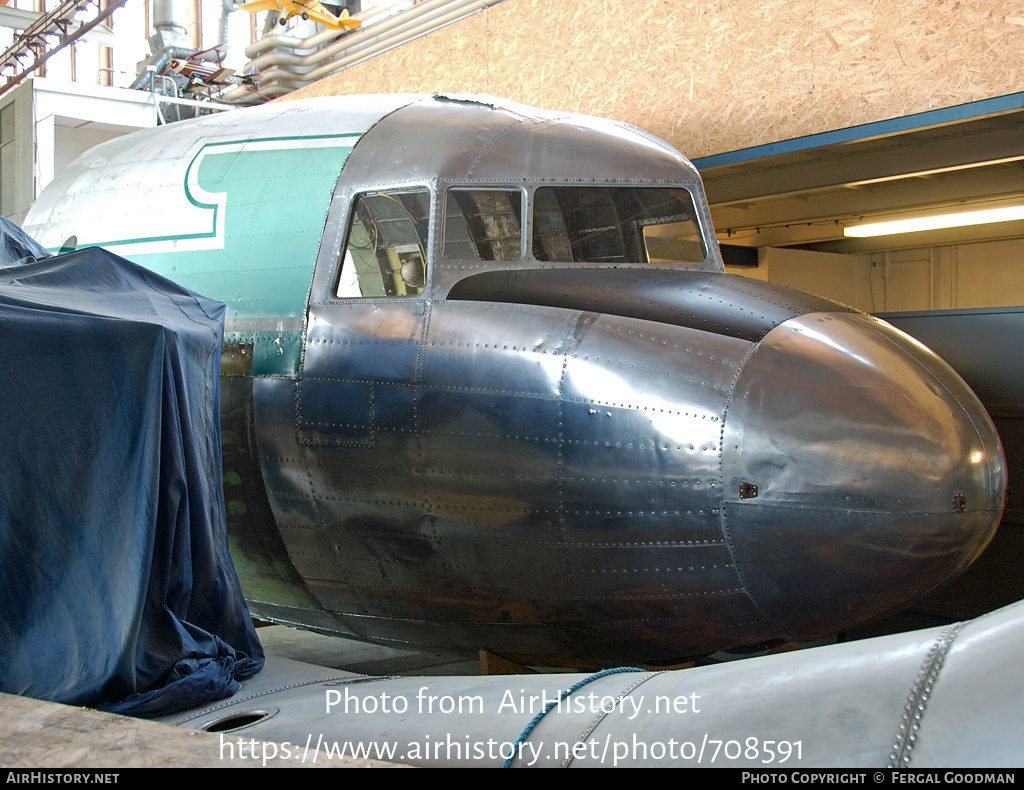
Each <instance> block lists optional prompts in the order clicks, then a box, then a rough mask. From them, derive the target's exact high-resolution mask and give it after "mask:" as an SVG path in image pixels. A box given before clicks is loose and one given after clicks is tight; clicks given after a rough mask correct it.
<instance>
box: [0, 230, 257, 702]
mask: <svg viewBox="0 0 1024 790" xmlns="http://www.w3.org/2000/svg"><path fill="white" fill-rule="evenodd" d="M12 229H13V230H12ZM45 255H46V252H45V251H44V250H42V248H39V246H38V245H37V244H36V243H35V242H34V241H32V240H31V239H29V238H28V237H26V236H24V234H22V233H21V231H20V230H19V229H17V228H16V227H14V226H11V225H10V224H9V223H0V340H2V342H0V458H2V463H0V691H4V692H7V693H12V694H22V695H26V696H32V697H37V698H40V699H47V700H52V701H56V702H65V703H71V704H78V705H98V706H100V707H102V708H104V709H107V710H114V711H116V712H119V713H129V714H133V715H143V716H157V715H166V714H168V713H173V712H175V711H177V710H184V709H187V708H190V707H195V706H196V705H200V704H203V703H206V702H209V701H211V700H215V699H220V698H222V697H226V696H229V695H230V694H232V693H234V691H235V690H236V689H237V682H236V680H237V679H241V678H244V677H247V676H249V675H251V674H254V673H256V672H258V671H259V670H260V668H261V667H262V663H263V650H262V648H261V647H260V644H259V641H258V639H257V637H256V632H255V629H254V628H253V626H252V621H251V620H250V618H249V612H248V609H247V607H246V605H245V601H244V600H243V598H242V593H241V590H240V588H239V584H238V579H237V577H236V575H235V570H234V567H233V566H232V564H231V559H230V557H229V555H228V547H227V527H226V519H225V512H224V499H223V493H222V489H221V475H222V471H221V447H220V421H219V387H220V371H219V367H220V343H221V337H222V334H223V316H224V306H223V305H222V304H220V303H219V302H214V301H212V300H209V299H206V298H204V297H202V296H199V295H197V294H194V293H192V292H190V291H188V290H186V289H184V288H181V287H180V286H177V285H175V284H174V283H172V282H171V281H169V280H167V279H164V278H163V277H160V276H159V275H156V274H153V273H152V272H149V271H147V270H145V269H142V268H140V267H138V266H136V265H135V264H133V263H130V262H129V261H126V260H124V259H123V258H120V257H118V256H116V255H113V254H111V253H109V252H107V251H105V250H101V249H85V250H79V251H76V252H71V253H66V254H63V255H58V256H50V257H42V256H45ZM33 258H40V259H39V260H32V259H33Z"/></svg>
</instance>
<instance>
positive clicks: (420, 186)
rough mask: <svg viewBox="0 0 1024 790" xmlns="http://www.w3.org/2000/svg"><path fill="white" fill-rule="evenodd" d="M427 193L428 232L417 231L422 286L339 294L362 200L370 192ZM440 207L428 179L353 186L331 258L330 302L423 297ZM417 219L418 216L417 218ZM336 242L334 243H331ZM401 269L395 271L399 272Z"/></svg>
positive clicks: (371, 193) (428, 288)
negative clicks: (407, 290)
mask: <svg viewBox="0 0 1024 790" xmlns="http://www.w3.org/2000/svg"><path fill="white" fill-rule="evenodd" d="M421 193H422V194H424V195H425V196H426V198H427V205H426V211H425V214H424V215H423V217H422V221H424V222H425V223H426V225H425V233H426V236H425V238H424V236H423V235H422V234H420V233H419V230H418V229H417V235H419V237H420V238H419V242H420V243H419V255H418V256H417V257H419V258H420V260H421V263H422V285H421V286H419V290H418V291H417V292H415V293H406V294H399V293H396V294H388V293H384V294H368V295H362V294H360V295H351V296H344V295H340V294H339V291H340V289H341V288H342V278H343V277H345V276H346V274H347V270H346V267H345V259H346V252H347V250H348V246H349V240H350V238H351V235H352V232H353V227H354V226H355V225H356V223H357V219H358V218H357V216H356V209H357V207H358V206H359V205H360V200H361V199H363V198H366V197H368V196H377V195H384V196H394V195H409V194H421ZM436 211H437V193H436V190H435V189H434V188H432V186H431V185H430V184H428V183H423V182H413V183H401V184H386V185H361V186H360V187H359V188H357V189H353V190H352V191H351V192H350V193H348V195H347V196H346V198H345V224H344V229H343V231H342V232H341V233H340V234H339V237H338V239H339V240H338V242H337V245H336V246H335V247H334V249H335V252H334V255H333V257H334V260H333V262H332V267H331V269H332V271H331V274H330V277H329V280H328V284H329V288H328V293H327V294H325V296H326V299H327V301H328V302H331V303H340V302H353V301H360V302H375V301H389V302H391V301H396V300H416V299H422V298H424V297H425V296H426V294H427V293H428V292H429V290H430V280H431V268H432V267H431V261H432V259H433V254H432V253H433V245H434V243H435V242H434V237H435V236H436V228H435V219H434V215H435V213H436ZM414 222H415V220H414ZM332 246H333V245H332ZM398 271H399V270H398V269H395V270H394V272H395V273H396V276H397V273H398ZM385 287H386V286H385Z"/></svg>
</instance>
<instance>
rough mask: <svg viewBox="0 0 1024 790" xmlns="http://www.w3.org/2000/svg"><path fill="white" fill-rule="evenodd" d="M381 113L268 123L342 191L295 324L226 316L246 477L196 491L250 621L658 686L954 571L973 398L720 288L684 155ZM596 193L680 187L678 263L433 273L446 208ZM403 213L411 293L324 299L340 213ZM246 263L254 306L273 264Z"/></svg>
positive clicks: (986, 428) (973, 471)
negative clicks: (293, 131)
mask: <svg viewBox="0 0 1024 790" xmlns="http://www.w3.org/2000/svg"><path fill="white" fill-rule="evenodd" d="M391 101H392V105H391V106H389V105H388V101H387V100H385V99H381V98H379V97H378V98H376V99H374V100H373V101H372V102H370V104H372V106H373V107H374V110H373V112H372V113H371V112H369V111H368V110H364V111H363V115H361V116H360V115H358V113H357V116H358V121H351V122H349V123H350V125H349V126H344V124H343V123H342V120H341V119H344V118H346V117H351V116H350V115H349V116H347V115H346V113H349V114H350V113H351V111H352V108H354V107H355V108H358V107H359V103H358V97H348V98H347V99H346V100H343V101H340V102H333V103H332V102H311V103H294V104H295V105H296V110H295V111H296V115H295V118H296V120H295V121H294V122H293V123H300V122H301V124H302V127H303V134H304V135H306V136H307V137H309V138H313V137H316V138H317V139H323V138H328V137H331V136H332V135H333V136H334V137H339V136H343V135H345V134H351V135H352V139H353V140H354V142H349V143H346V145H348V146H349V147H348V148H345V149H344V151H343V152H342V154H340V155H337V156H335V154H333V153H332V154H329V155H327V154H325V155H324V160H323V161H324V163H325V164H328V163H333V164H332V166H336V167H337V168H339V172H340V177H339V178H338V179H337V183H336V185H335V186H334V187H333V192H332V193H330V195H329V200H328V199H325V201H324V204H323V205H324V208H322V209H321V208H319V205H320V204H317V206H318V208H317V209H316V211H323V212H324V213H325V215H326V220H325V221H323V220H321V223H322V224H321V225H320V227H321V229H322V240H321V241H320V243H319V251H318V253H317V255H316V258H315V269H313V268H312V264H313V260H312V259H310V260H309V261H308V263H307V264H306V265H307V266H309V267H310V268H309V269H308V271H309V273H310V276H311V281H309V280H307V282H309V285H308V306H307V307H306V308H305V309H301V310H295V309H294V308H293V307H289V312H288V313H287V314H286V315H282V316H279V317H275V315H274V314H272V312H267V313H266V314H264V313H263V312H260V311H261V310H264V308H262V307H261V305H263V304H264V303H265V301H260V300H261V299H262V300H266V301H272V300H273V299H274V298H276V294H274V293H268V294H266V295H265V296H262V295H261V296H258V297H251V298H250V297H247V296H245V292H244V287H242V286H239V288H240V291H241V292H242V296H243V298H241V299H237V300H236V304H238V305H246V304H248V305H253V307H252V308H251V310H250V311H249V312H244V311H243V309H242V308H237V309H236V310H235V313H233V314H231V318H230V320H229V322H228V327H227V329H228V340H229V344H228V345H227V346H226V355H228V356H229V357H231V358H232V359H235V361H236V362H237V364H236V365H235V367H233V368H232V369H231V370H230V371H229V372H228V374H227V375H226V376H225V378H224V392H225V395H224V399H223V400H224V407H223V409H224V413H225V415H228V414H231V415H232V418H231V420H230V421H228V420H227V417H225V420H226V423H225V425H226V426H227V427H228V430H227V431H226V433H227V434H229V436H228V439H227V440H226V446H225V457H226V459H227V460H226V467H225V468H226V469H228V468H229V467H230V466H231V465H235V466H237V467H238V469H243V470H245V471H244V473H239V474H238V475H237V477H239V478H241V480H242V482H241V483H239V484H234V485H233V484H232V482H231V481H230V480H228V478H226V481H227V482H226V488H225V491H226V497H227V499H228V506H229V523H230V525H231V528H232V534H233V540H234V544H233V546H232V550H233V556H234V557H235V561H236V564H237V565H238V566H239V573H240V577H241V578H242V581H243V586H244V587H245V588H246V590H247V595H248V598H249V601H250V605H251V607H252V609H253V611H254V613H255V614H257V615H259V616H263V617H268V618H270V619H276V620H280V621H285V622H294V623H298V624H303V625H306V626H309V627H314V628H317V629H320V630H327V631H337V632H341V633H348V634H352V635H355V636H358V637H361V638H364V639H369V640H375V641H384V642H388V643H392V644H398V645H414V646H420V647H428V648H431V647H433V648H438V649H451V648H459V649H466V650H476V649H488V650H492V651H495V652H498V653H502V654H508V655H513V656H519V657H524V658H530V659H533V660H537V659H540V660H543V661H551V662H569V663H575V664H580V665H606V664H610V663H623V662H628V663H638V662H664V661H671V660H674V659H677V658H681V657H685V656H688V655H693V654H700V653H706V652H709V651H713V650H715V649H721V648H728V647H733V646H737V645H743V644H750V643H756V642H760V641H763V640H768V639H775V638H811V637H816V636H820V635H823V634H826V633H831V632H834V631H836V630H840V629H842V628H844V627H846V626H848V625H850V624H853V623H855V622H858V621H861V620H863V619H866V618H868V617H870V616H872V615H874V614H877V613H879V612H881V611H885V610H887V609H890V608H893V607H894V606H898V605H901V604H903V603H906V602H908V601H909V600H912V599H913V598H915V597H917V596H918V595H921V594H923V593H924V592H925V591H927V590H928V589H930V588H931V587H933V586H934V585H936V584H938V583H940V582H942V581H943V580H944V579H946V578H948V577H949V576H950V575H952V574H954V573H956V572H958V571H959V570H961V569H962V568H963V567H965V566H966V564H967V563H968V562H970V561H971V560H972V559H973V558H974V557H975V556H977V554H978V553H979V552H980V551H981V549H982V548H983V546H984V545H985V543H986V542H987V541H988V539H989V538H990V537H991V534H992V531H993V530H994V528H995V525H996V524H997V523H998V518H999V513H1000V511H1001V507H1002V491H1003V487H1004V472H1003V468H1002V459H1001V454H1000V450H999V447H998V439H997V438H996V436H995V432H994V430H993V429H992V427H991V423H990V421H988V418H987V416H986V415H984V412H983V410H981V409H980V406H978V405H977V402H976V399H974V398H973V395H971V394H970V393H969V391H968V390H966V388H965V387H964V386H963V385H962V382H960V381H959V379H958V378H957V377H956V375H955V374H954V373H953V372H952V371H951V370H950V369H949V368H948V367H947V366H945V365H944V364H943V363H942V362H941V361H939V360H938V359H937V358H935V357H934V355H931V354H930V353H929V352H927V351H925V350H922V349H921V348H919V347H918V346H917V345H916V344H913V343H912V342H911V341H909V340H908V339H906V338H905V336H902V335H901V334H900V333H898V332H896V331H895V330H892V329H891V327H888V326H887V325H885V324H884V323H882V322H875V321H873V320H872V319H868V318H866V317H864V316H861V315H860V314H858V313H856V312H854V311H852V310H850V309H849V308H845V307H843V306H841V305H838V304H835V303H833V302H829V301H828V300H824V299H820V298H817V297H813V296H809V295H806V294H801V293H799V292H796V291H792V290H789V289H785V288H781V287H778V286H773V285H770V284H767V283H763V282H758V281H754V280H749V279H744V278H739V277H733V276H730V275H726V274H724V272H723V267H722V264H721V260H720V257H719V254H718V251H717V246H716V245H715V244H714V242H713V239H712V238H711V235H710V228H711V227H712V226H711V222H710V217H709V215H708V210H707V206H706V203H705V201H704V198H703V192H702V188H701V185H700V180H699V177H698V176H697V173H696V171H695V170H694V169H693V167H692V165H690V164H689V162H687V161H686V160H685V159H684V158H683V157H682V156H681V155H679V154H678V153H677V152H675V151H674V150H672V149H671V148H670V147H668V146H667V145H665V144H664V143H662V142H661V141H658V140H656V139H654V138H652V137H651V136H649V135H647V134H646V133H643V132H640V131H638V130H633V129H629V128H627V127H624V126H622V125H620V124H615V123H613V122H610V121H603V120H600V119H588V118H581V117H579V116H572V115H565V114H559V113H551V112H546V111H538V110H534V109H532V108H525V107H522V106H518V105H513V104H510V103H507V102H500V101H498V100H489V99H488V100H480V99H472V100H464V99H451V98H446V97H433V98H428V99H414V98H412V97H404V98H401V99H392V100H391ZM288 104H293V103H288ZM272 112H274V113H279V114H278V115H274V116H273V118H269V117H268V116H269V115H270V114H271V113H272ZM247 117H249V116H247V115H245V114H244V113H239V114H238V116H237V118H236V119H235V120H233V121H231V122H230V123H231V124H232V131H231V135H235V136H237V135H238V134H240V133H241V130H244V129H245V123H246V121H245V118H247ZM254 117H257V118H262V119H264V120H263V121H262V123H261V124H260V125H259V137H260V140H261V141H264V140H266V139H267V138H271V137H274V136H275V135H280V134H282V133H281V132H280V131H278V129H287V128H289V118H288V116H287V114H286V113H284V112H283V111H281V110H280V109H276V110H273V111H271V110H264V111H263V115H256V116H254ZM220 123H221V124H224V125H228V124H229V122H228V121H222V122H220ZM203 128H207V129H209V130H211V131H214V130H215V129H216V124H214V123H213V122H212V121H211V122H210V123H209V124H207V125H205V127H204V125H203V124H197V125H195V126H194V127H185V128H184V129H182V130H180V131H178V132H176V133H174V134H176V135H177V136H180V137H182V138H184V137H187V136H188V135H189V134H191V135H193V136H200V135H201V132H202V129H203ZM255 128H256V125H255V124H254V125H253V129H254V130H255ZM188 129H194V130H195V131H192V132H189V131H187V130H188ZM246 133H247V134H250V135H255V134H257V133H256V131H252V132H246ZM166 134H167V135H171V134H172V133H170V132H168V133H166ZM159 137H160V135H154V139H156V138H159ZM214 139H216V140H218V142H217V143H207V144H206V145H207V146H208V147H207V148H206V149H203V150H204V151H206V154H205V155H206V156H207V159H201V158H200V154H189V155H191V156H194V157H195V158H194V160H193V161H194V162H195V163H196V164H195V165H194V167H193V170H192V171H190V172H191V173H192V175H191V176H190V178H191V179H192V181H189V182H188V183H190V184H191V183H193V182H195V183H196V184H197V185H198V186H197V189H196V190H195V191H196V194H199V189H198V187H202V189H204V190H205V191H206V192H213V191H214V184H215V183H216V179H217V178H218V173H219V172H220V170H218V169H217V168H221V169H222V170H224V171H225V172H228V173H230V172H231V171H230V169H229V168H230V167H232V166H233V165H232V163H233V162H234V161H235V160H233V159H232V160H229V159H228V158H227V157H228V156H233V157H237V156H241V155H242V153H241V152H243V151H244V150H245V149H244V148H243V147H238V151H239V153H235V152H236V147H235V143H234V142H233V140H234V137H231V136H230V135H225V136H224V137H217V138H214ZM228 141H231V142H230V144H229V142H228ZM260 144H261V145H269V143H266V142H261V143H260ZM322 144H323V145H328V143H322ZM329 144H330V145H331V146H335V147H334V148H330V149H329V150H330V151H335V150H340V149H338V148H337V146H338V145H340V143H336V142H335V141H333V138H332V140H331V141H329ZM211 145H220V146H222V147H221V148H210V147H209V146H211ZM182 150H189V151H191V150H192V149H188V148H187V146H186V147H185V148H183V149H182ZM180 155H181V154H179V156H180ZM218 155H220V156H221V158H220V159H217V158H216V157H217V156H218ZM289 155H291V154H287V153H286V154H280V155H278V154H275V156H280V157H284V156H289ZM295 156H296V157H297V156H298V154H295ZM332 157H334V158H332ZM342 158H343V162H342V163H341V164H337V161H338V160H339V159H342ZM272 164H273V161H272V160H271V161H270V162H267V163H265V164H264V165H261V167H263V168H266V167H270V166H272ZM139 167H140V165H138V164H136V169H138V168H139ZM254 172H257V171H254ZM244 176H245V178H248V177H249V175H248V173H246V174H244ZM296 177H297V176H296ZM225 178H226V176H225ZM306 178H307V180H308V181H309V183H310V184H312V185H314V186H315V187H316V189H320V190H321V191H322V189H323V187H322V182H323V181H324V180H325V179H318V177H317V173H316V171H315V169H311V170H310V173H309V175H308V176H307V177H306ZM140 180H143V181H144V180H145V179H144V178H142V179H140ZM242 180H244V179H243V178H242V176H239V181H240V182H241V181H242ZM288 180H289V174H288V173H287V172H282V174H281V178H280V185H281V188H286V187H287V186H288ZM77 183H79V184H80V183H82V182H77ZM596 184H603V185H623V184H629V185H637V186H672V187H685V188H687V189H688V190H689V191H690V192H691V194H692V195H693V198H694V205H695V209H696V212H697V216H698V221H699V224H700V225H701V228H702V230H703V232H704V233H705V236H706V239H705V243H706V246H707V248H708V250H709V253H708V256H707V258H706V260H704V261H703V262H702V263H699V264H694V265H692V266H665V265H652V264H620V265H616V266H609V265H598V264H593V263H575V264H566V263H547V262H542V261H537V260H535V259H534V258H532V257H526V258H524V259H522V260H516V261H508V262H491V261H456V260H448V259H446V258H445V257H444V254H443V250H444V247H443V243H442V238H441V237H442V235H443V234H442V232H441V228H442V225H443V223H442V220H441V218H442V214H441V212H442V208H441V206H442V204H443V196H444V193H445V190H446V189H447V188H449V187H450V186H453V185H458V186H472V187H479V188H486V187H502V188H510V189H511V188H515V189H523V190H525V192H526V211H525V216H527V217H529V215H530V213H531V208H532V205H533V196H534V190H535V189H536V188H538V187H543V186H549V185H557V186H565V185H596ZM404 187H423V188H426V189H427V190H429V192H430V194H431V196H432V198H433V200H432V203H431V209H430V211H431V215H430V220H429V222H430V239H431V242H430V249H429V250H428V251H427V254H428V270H427V286H426V289H425V291H424V293H423V294H420V295H418V296H413V297H407V298H401V299H396V298H378V299H369V298H358V299H339V298H335V297H334V296H333V294H334V292H335V283H336V282H337V281H338V276H339V272H338V266H339V262H340V261H341V260H342V258H343V256H342V248H343V244H344V241H345V237H346V233H347V229H348V223H349V213H350V207H351V204H352V200H353V197H354V196H356V195H359V194H360V193H363V192H366V191H379V190H382V189H393V188H404ZM312 188H313V187H311V188H310V189H311V190H312ZM318 194H320V193H318ZM111 199H112V198H111ZM207 200H208V201H210V204H211V205H212V199H207ZM193 202H194V203H203V201H201V200H194V201H193ZM204 205H205V204H204ZM225 211H226V213H227V216H228V217H229V218H230V217H231V216H232V215H231V213H230V212H231V202H230V200H229V201H228V204H227V208H226V210H225ZM312 211H313V209H310V212H311V213H312ZM317 216H321V215H317ZM271 219H272V217H271ZM295 221H298V220H295ZM524 225H525V226H526V227H524V231H523V232H524V240H525V241H526V242H527V243H526V244H525V247H526V249H527V256H529V255H530V253H529V246H530V245H529V243H528V242H529V238H530V237H529V235H528V234H529V226H528V222H527V223H524ZM254 227H255V225H254ZM229 230H230V226H229ZM80 238H81V236H80ZM245 255H246V256H248V257H247V258H246V261H247V262H248V265H249V266H250V268H251V269H252V271H251V273H250V274H248V275H246V277H248V278H252V279H255V280H257V281H258V279H259V277H260V274H259V271H260V270H269V269H272V268H273V266H274V265H275V263H276V262H284V260H285V259H284V258H281V257H280V256H278V257H276V258H270V259H263V258H260V257H259V255H260V251H259V250H258V249H253V250H251V251H249V252H247V253H245ZM166 260H167V261H171V260H178V261H183V260H185V259H184V258H183V257H182V256H180V255H179V256H178V258H172V257H168V258H167V259H166ZM288 262H289V264H291V261H290V260H289V261H288ZM147 265H148V264H147ZM161 265H162V266H164V267H165V269H164V270H165V271H167V269H166V267H167V266H168V265H171V266H174V265H178V266H180V265H181V264H167V263H162V264H161ZM168 273H169V274H170V275H171V276H174V273H173V272H168ZM204 276H208V277H212V276H213V275H204ZM217 276H219V277H221V278H222V280H224V279H226V277H227V272H223V273H220V274H218V275H217ZM243 282H244V279H243ZM185 284H189V283H188V282H186V283H185ZM233 287H234V286H233ZM211 295H214V296H218V294H217V293H214V294H211ZM233 296H234V295H233V294H232V293H231V292H228V293H226V294H225V295H224V296H222V297H221V298H226V299H228V300H230V299H232V298H233ZM247 300H248V301H247ZM268 310H269V308H268ZM265 312H266V311H265ZM275 321H276V322H277V324H275ZM247 322H248V323H247ZM246 332H250V333H251V334H245V333H246ZM247 341H249V342H251V344H252V349H251V354H250V356H246V353H247V352H246V349H247V348H248V347H249V346H248V344H247ZM227 443H230V444H231V449H230V452H229V447H228V444H227ZM233 479H234V478H231V480H233ZM754 487H756V491H757V495H756V496H752V495H751V492H752V491H753V490H754ZM242 488H246V489H247V490H246V491H245V493H244V494H242V493H239V492H240V491H241V489H242ZM957 494H961V495H962V496H963V500H964V502H965V507H964V512H963V513H955V512H954V504H953V503H954V501H955V498H956V496H957ZM232 502H235V503H237V504H236V505H235V506H234V511H233V510H232Z"/></svg>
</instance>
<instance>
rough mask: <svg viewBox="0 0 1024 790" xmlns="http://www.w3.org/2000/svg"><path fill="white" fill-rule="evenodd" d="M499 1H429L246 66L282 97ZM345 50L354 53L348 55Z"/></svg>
mask: <svg viewBox="0 0 1024 790" xmlns="http://www.w3.org/2000/svg"><path fill="white" fill-rule="evenodd" d="M498 2H500V0H463V1H462V2H459V3H458V5H457V6H456V7H455V8H452V7H451V6H452V2H451V0H428V1H427V2H425V3H421V4H419V5H417V6H415V7H414V8H413V9H410V10H409V11H407V12H403V13H400V14H396V15H395V16H393V17H390V18H388V19H386V20H384V21H382V22H380V23H377V24H375V25H372V26H370V27H367V28H366V29H365V30H364V29H359V30H357V31H356V32H354V33H350V34H349V35H347V36H345V37H344V38H342V39H341V40H339V41H336V42H335V43H334V44H332V45H330V46H327V47H324V48H322V49H319V50H317V51H315V52H313V53H310V54H308V55H305V56H299V55H295V54H289V53H287V52H280V51H264V53H263V54H260V55H258V56H257V57H256V58H255V59H254V60H252V61H250V63H249V64H248V65H247V67H246V68H247V69H252V68H256V69H258V70H259V71H260V73H261V75H262V81H261V85H260V93H261V94H263V95H264V96H280V95H283V94H285V93H288V92H290V91H292V90H294V89H295V88H297V87H302V86H304V85H308V84H309V83H311V82H313V81H315V80H317V79H321V78H322V77H325V76H327V75H329V74H333V73H334V72H336V71H339V70H341V69H343V68H345V67H347V66H350V65H353V64H355V63H357V62H360V61H362V60H365V59H368V58H371V57H373V56H374V55H377V54H380V53H381V52H384V51H386V50H388V49H391V48H394V47H395V46H398V45H399V44H401V43H405V42H406V41H410V40H412V39H414V38H417V37H419V36H421V35H425V34H426V33H429V32H431V31H433V30H436V29H437V28H440V27H444V26H445V25H448V24H451V23H452V22H455V21H457V20H459V19H461V18H464V17H466V16H469V15H471V14H474V13H476V12H477V11H481V10H483V9H484V8H487V7H489V6H491V5H495V4H496V3H498ZM317 35H320V34H317ZM314 38H316V36H311V37H310V38H309V39H305V40H302V41H301V42H300V43H302V44H305V43H307V41H310V40H311V39H314ZM254 46H255V45H254ZM251 51H253V47H250V48H249V49H247V50H246V54H247V55H248V54H249V53H250V52H251ZM345 53H350V54H348V55H347V56H345ZM325 61H326V62H325ZM282 67H285V68H282ZM310 67H314V68H313V69H312V71H309V72H297V71H295V69H306V68H310ZM223 99H224V100H226V101H232V102H237V101H245V100H251V99H252V92H251V91H249V90H247V89H245V88H235V89H232V90H231V91H228V92H227V93H226V94H225V95H224V97H223Z"/></svg>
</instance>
